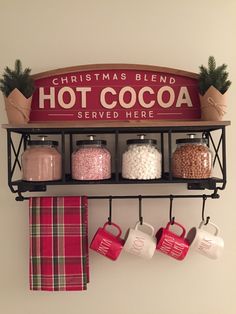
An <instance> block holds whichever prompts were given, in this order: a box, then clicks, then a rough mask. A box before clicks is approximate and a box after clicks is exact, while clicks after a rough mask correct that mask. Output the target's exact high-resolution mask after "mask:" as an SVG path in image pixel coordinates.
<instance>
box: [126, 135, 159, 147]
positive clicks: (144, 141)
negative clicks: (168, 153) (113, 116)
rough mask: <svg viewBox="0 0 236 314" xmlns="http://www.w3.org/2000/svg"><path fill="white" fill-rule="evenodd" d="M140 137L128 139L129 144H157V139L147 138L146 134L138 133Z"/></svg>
mask: <svg viewBox="0 0 236 314" xmlns="http://www.w3.org/2000/svg"><path fill="white" fill-rule="evenodd" d="M137 136H138V137H139V138H138V139H130V140H127V142H126V143H127V145H132V144H151V145H157V141H156V140H153V139H145V136H146V135H145V134H137Z"/></svg>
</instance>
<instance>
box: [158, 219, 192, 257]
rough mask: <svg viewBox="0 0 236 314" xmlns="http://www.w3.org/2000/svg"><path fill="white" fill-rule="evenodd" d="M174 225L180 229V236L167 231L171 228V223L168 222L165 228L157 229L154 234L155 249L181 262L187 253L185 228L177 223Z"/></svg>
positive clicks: (187, 245) (187, 243) (187, 244)
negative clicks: (155, 240)
mask: <svg viewBox="0 0 236 314" xmlns="http://www.w3.org/2000/svg"><path fill="white" fill-rule="evenodd" d="M174 225H176V226H179V227H180V228H181V229H182V233H181V235H177V234H176V233H174V232H172V231H170V230H169V228H170V226H171V223H170V222H169V223H168V224H167V225H166V227H165V228H161V229H159V230H158V231H157V233H156V239H157V246H156V249H157V250H159V251H161V252H162V253H165V254H167V255H169V256H171V257H173V258H175V259H177V260H179V261H181V260H183V259H184V258H185V256H186V255H187V253H188V250H189V242H188V241H187V240H186V239H185V238H184V236H185V233H186V230H185V228H184V227H183V226H182V225H181V224H179V223H177V222H174Z"/></svg>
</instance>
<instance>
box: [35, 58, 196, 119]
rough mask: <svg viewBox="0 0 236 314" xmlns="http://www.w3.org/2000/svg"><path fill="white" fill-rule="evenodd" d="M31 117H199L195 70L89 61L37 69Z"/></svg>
mask: <svg viewBox="0 0 236 314" xmlns="http://www.w3.org/2000/svg"><path fill="white" fill-rule="evenodd" d="M33 78H34V79H35V85H36V91H35V93H34V95H33V101H32V111H31V116H30V121H31V122H33V121H42V122H43V121H50V120H54V121H72V120H73V121H76V120H94V119H95V120H152V119H161V120H170V119H174V120H175V119H184V120H191V119H200V104H199V96H198V76H197V74H195V73H190V72H185V71H180V70H175V69H169V68H160V67H154V66H141V65H120V64H109V65H91V66H79V67H74V68H65V69H60V70H56V71H51V72H45V73H40V74H36V75H34V76H33Z"/></svg>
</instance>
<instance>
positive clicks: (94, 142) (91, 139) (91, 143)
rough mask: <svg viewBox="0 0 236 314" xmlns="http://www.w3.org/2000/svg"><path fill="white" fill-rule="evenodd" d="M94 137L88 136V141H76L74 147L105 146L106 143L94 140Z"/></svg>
mask: <svg viewBox="0 0 236 314" xmlns="http://www.w3.org/2000/svg"><path fill="white" fill-rule="evenodd" d="M95 137H96V136H95V135H88V138H89V139H88V140H80V141H76V145H78V146H79V145H106V144H107V141H105V140H95V139H94V138H95Z"/></svg>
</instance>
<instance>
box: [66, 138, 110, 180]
mask: <svg viewBox="0 0 236 314" xmlns="http://www.w3.org/2000/svg"><path fill="white" fill-rule="evenodd" d="M94 137H95V136H94V135H90V136H89V140H81V141H77V142H76V145H77V146H78V148H77V149H76V150H75V151H74V152H73V154H72V178H73V179H75V180H105V179H110V178H111V154H110V152H109V150H108V149H107V147H106V144H107V142H106V141H104V140H95V139H94Z"/></svg>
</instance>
